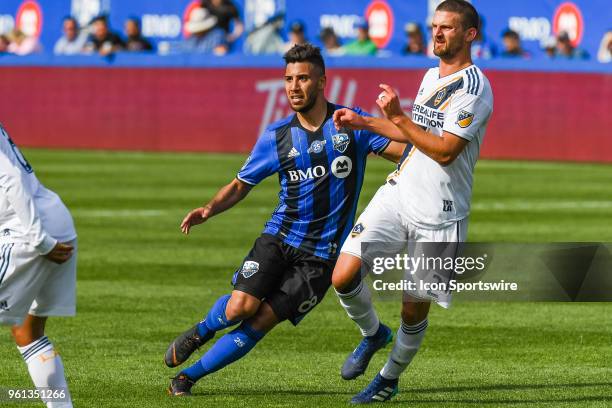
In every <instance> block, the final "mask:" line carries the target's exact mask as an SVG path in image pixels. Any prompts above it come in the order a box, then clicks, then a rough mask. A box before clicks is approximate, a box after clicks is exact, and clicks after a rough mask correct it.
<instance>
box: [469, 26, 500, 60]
mask: <svg viewBox="0 0 612 408" xmlns="http://www.w3.org/2000/svg"><path fill="white" fill-rule="evenodd" d="M480 25H481V26H480V29H479V30H478V34H476V38H475V39H474V41H473V42H472V58H473V59H491V58H493V57H495V55H496V54H497V48H496V47H495V45H494V44H491V43H490V42H488V41H487V39H486V38H485V35H484V29H483V26H482V21H481V24H480Z"/></svg>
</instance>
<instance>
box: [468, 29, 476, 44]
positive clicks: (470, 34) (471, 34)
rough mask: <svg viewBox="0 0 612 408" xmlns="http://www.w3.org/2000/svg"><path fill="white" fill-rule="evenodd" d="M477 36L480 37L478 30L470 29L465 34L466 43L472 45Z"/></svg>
mask: <svg viewBox="0 0 612 408" xmlns="http://www.w3.org/2000/svg"><path fill="white" fill-rule="evenodd" d="M477 35H478V29H477V28H475V27H470V28H468V29H467V31H466V32H465V41H466V42H469V43H471V42H472V41H474V40H475V39H476V36H477Z"/></svg>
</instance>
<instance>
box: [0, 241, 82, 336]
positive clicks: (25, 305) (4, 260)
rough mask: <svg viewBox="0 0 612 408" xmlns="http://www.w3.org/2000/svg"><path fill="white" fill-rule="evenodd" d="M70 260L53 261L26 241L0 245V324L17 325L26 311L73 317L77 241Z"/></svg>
mask: <svg viewBox="0 0 612 408" xmlns="http://www.w3.org/2000/svg"><path fill="white" fill-rule="evenodd" d="M70 245H72V246H73V247H74V251H73V253H72V256H71V257H70V259H68V260H67V261H66V262H64V263H63V264H56V263H54V262H51V261H49V260H47V259H46V258H45V257H43V256H41V255H40V254H39V253H38V252H37V251H36V249H35V248H34V247H33V246H31V245H28V244H26V243H21V242H14V243H5V244H2V245H0V324H5V325H15V324H17V325H19V324H21V323H22V322H23V320H24V319H25V317H26V315H27V314H31V315H34V316H74V315H75V313H76V265H77V241H76V239H75V240H73V241H71V242H70Z"/></svg>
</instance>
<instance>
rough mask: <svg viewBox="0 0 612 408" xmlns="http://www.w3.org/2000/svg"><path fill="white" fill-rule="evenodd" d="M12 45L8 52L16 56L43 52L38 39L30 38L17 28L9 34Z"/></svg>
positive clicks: (9, 46)
mask: <svg viewBox="0 0 612 408" xmlns="http://www.w3.org/2000/svg"><path fill="white" fill-rule="evenodd" d="M8 39H9V41H10V44H9V45H8V52H10V53H11V54H15V55H28V54H34V53H38V52H41V51H42V46H41V45H40V43H39V42H38V38H36V37H28V36H27V35H25V34H24V33H23V31H21V30H19V29H17V28H15V29H13V30H12V31H11V32H10V33H9V34H8Z"/></svg>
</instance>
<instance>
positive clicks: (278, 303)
mask: <svg viewBox="0 0 612 408" xmlns="http://www.w3.org/2000/svg"><path fill="white" fill-rule="evenodd" d="M335 263H336V261H335V260H328V259H324V258H320V257H318V256H315V255H310V254H307V253H306V252H303V251H300V250H299V249H297V248H294V247H292V246H290V245H287V244H285V243H284V242H283V241H282V240H281V239H279V238H277V237H275V236H273V235H269V234H262V235H261V236H260V237H259V238H257V240H255V244H254V245H253V248H252V249H251V251H250V252H249V254H248V255H247V257H246V258H244V261H243V262H242V265H241V266H240V268H238V270H237V271H236V273H235V274H234V278H233V279H232V284H233V285H234V289H235V290H239V291H241V292H245V293H248V294H249V295H253V296H255V297H257V298H258V299H260V300H265V301H267V302H268V304H270V306H271V307H272V310H274V313H275V314H276V316H277V317H278V318H279V319H280V320H281V321H283V320H286V319H289V320H290V321H291V323H293V324H294V325H297V324H298V323H299V322H300V320H302V319H303V318H304V316H306V314H307V313H308V312H310V311H311V310H312V309H313V308H314V307H315V306H316V305H318V304H319V303H320V302H321V300H323V297H324V296H325V292H327V289H328V288H329V287H330V286H331V276H332V272H333V270H334V265H335Z"/></svg>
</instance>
